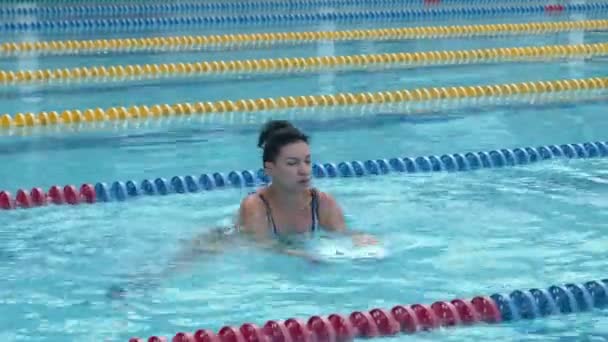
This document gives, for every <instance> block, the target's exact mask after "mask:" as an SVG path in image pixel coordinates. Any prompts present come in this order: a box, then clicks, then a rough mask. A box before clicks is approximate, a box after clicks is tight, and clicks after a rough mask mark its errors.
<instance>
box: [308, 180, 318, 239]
mask: <svg viewBox="0 0 608 342" xmlns="http://www.w3.org/2000/svg"><path fill="white" fill-rule="evenodd" d="M310 193H311V195H312V200H311V202H310V209H311V212H312V213H311V215H312V227H311V228H310V230H311V231H313V232H314V231H315V229H317V225H318V224H319V193H318V192H317V189H314V188H313V189H311V190H310Z"/></svg>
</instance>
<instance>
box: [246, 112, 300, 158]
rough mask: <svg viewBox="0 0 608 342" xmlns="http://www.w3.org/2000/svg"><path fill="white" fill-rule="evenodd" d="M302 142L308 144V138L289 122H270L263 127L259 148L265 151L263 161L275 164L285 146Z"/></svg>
mask: <svg viewBox="0 0 608 342" xmlns="http://www.w3.org/2000/svg"><path fill="white" fill-rule="evenodd" d="M300 141H303V142H305V143H308V136H307V135H306V134H304V133H302V132H301V131H300V130H299V129H297V128H296V127H295V126H293V125H292V124H291V123H290V122H289V121H286V120H271V121H268V122H267V123H266V124H265V125H264V127H262V131H261V132H260V137H259V138H258V147H260V148H262V149H263V150H264V154H263V157H262V160H263V161H264V162H274V161H275V159H276V158H277V156H278V155H279V152H280V151H281V148H282V147H283V146H285V145H289V144H293V143H295V142H300Z"/></svg>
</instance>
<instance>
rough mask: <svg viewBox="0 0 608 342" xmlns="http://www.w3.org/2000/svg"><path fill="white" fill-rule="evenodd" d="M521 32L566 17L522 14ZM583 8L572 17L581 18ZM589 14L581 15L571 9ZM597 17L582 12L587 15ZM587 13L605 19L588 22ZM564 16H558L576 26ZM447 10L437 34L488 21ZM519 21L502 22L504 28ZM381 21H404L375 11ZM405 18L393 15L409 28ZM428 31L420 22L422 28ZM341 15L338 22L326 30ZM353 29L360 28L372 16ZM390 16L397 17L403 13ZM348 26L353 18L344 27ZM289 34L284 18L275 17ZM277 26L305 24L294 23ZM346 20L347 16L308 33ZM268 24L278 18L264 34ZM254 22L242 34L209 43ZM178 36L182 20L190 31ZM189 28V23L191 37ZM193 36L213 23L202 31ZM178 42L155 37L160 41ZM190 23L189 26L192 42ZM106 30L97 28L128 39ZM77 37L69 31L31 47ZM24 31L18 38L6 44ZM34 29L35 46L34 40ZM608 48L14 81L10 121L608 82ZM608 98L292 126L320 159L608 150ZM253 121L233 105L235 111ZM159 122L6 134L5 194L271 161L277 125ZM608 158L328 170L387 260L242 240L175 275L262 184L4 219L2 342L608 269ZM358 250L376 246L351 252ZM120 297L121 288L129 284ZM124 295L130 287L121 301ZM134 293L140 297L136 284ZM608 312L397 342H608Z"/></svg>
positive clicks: (427, 299)
mask: <svg viewBox="0 0 608 342" xmlns="http://www.w3.org/2000/svg"><path fill="white" fill-rule="evenodd" d="M507 19H508V20H510V21H511V22H528V21H537V20H548V19H547V18H546V17H536V16H523V17H519V18H507V17H505V18H503V19H501V20H507ZM561 19H562V20H564V19H568V18H561ZM571 19H573V20H574V19H575V18H571ZM576 19H577V20H578V19H581V18H579V17H577V18H576ZM583 19H584V18H583ZM555 20H557V19H555ZM479 21H480V20H474V19H471V20H460V21H458V22H457V23H454V22H445V21H431V22H428V23H415V25H422V24H424V25H431V24H437V25H447V24H450V25H454V24H469V23H478V22H479ZM494 21H498V18H492V22H494ZM372 24H373V25H372V26H373V27H381V26H382V25H386V23H384V24H383V23H380V22H378V23H372ZM400 24H401V23H395V22H393V23H391V25H392V26H397V25H400ZM411 24H412V23H403V25H409V26H411ZM323 25H326V24H323ZM359 26H360V25H358V24H356V23H355V24H352V25H350V26H348V27H347V28H349V29H352V28H357V27H359ZM387 26H388V25H387ZM334 27H337V26H334ZM264 29H265V30H270V29H271V28H268V27H266V28H264ZM272 29H274V30H276V31H281V30H298V29H300V28H298V27H287V28H285V27H283V28H281V29H279V28H272ZM314 29H328V28H327V27H326V26H316V27H308V28H306V30H314ZM260 30H262V28H260ZM219 31H221V32H222V33H234V32H242V31H240V30H239V29H238V28H235V29H231V28H230V27H223V28H221V29H215V30H204V31H203V30H201V31H198V32H195V33H196V34H209V33H214V34H215V33H217V32H219ZM168 33H169V32H163V34H168ZM171 33H174V32H171ZM191 33H192V32H191ZM157 34H158V32H149V33H147V32H137V33H135V35H137V36H147V35H149V36H155V35H157ZM180 34H181V33H180ZM106 36H107V34H105V33H103V32H99V33H95V34H94V35H91V36H89V37H87V39H97V38H101V37H106ZM64 37H66V38H67V39H74V38H73V37H74V36H68V35H61V34H56V35H55V36H49V35H48V34H45V35H40V36H29V37H26V38H27V39H30V40H31V39H33V40H37V39H63V38H64ZM4 39H8V38H4ZM15 40H17V39H15ZM602 41H605V34H604V33H603V32H588V33H568V34H566V33H560V34H546V35H534V36H523V37H510V38H505V37H503V38H474V39H464V38H458V39H438V40H431V39H421V40H412V41H386V42H382V41H376V42H358V43H330V42H322V43H318V44H308V45H301V46H295V47H278V48H273V49H269V48H267V49H235V50H231V51H224V52H201V53H192V52H189V53H177V52H175V53H165V54H158V53H151V54H145V53H139V54H137V55H130V54H109V55H103V56H102V55H99V56H92V57H74V56H71V57H70V56H65V57H40V58H29V57H28V58H22V59H15V58H13V59H9V58H4V59H0V69H3V70H19V69H30V68H65V67H74V66H88V65H117V64H130V63H138V64H145V63H162V62H178V61H182V62H186V61H199V60H218V59H241V58H269V57H294V56H314V55H325V54H333V55H346V54H363V53H383V52H401V51H410V52H411V51H429V50H444V49H450V50H452V49H473V48H475V49H477V48H490V47H505V46H531V45H538V46H540V45H552V44H580V43H596V42H602ZM604 64H605V60H604V59H602V58H597V59H587V60H559V61H549V62H522V63H493V64H481V65H456V66H442V67H440V66H434V67H419V68H407V69H406V68H403V69H390V70H384V71H357V72H320V73H310V74H302V75H273V76H259V75H249V76H247V77H245V78H244V79H234V78H229V77H225V76H218V77H215V78H196V79H189V80H166V81H165V80H162V81H149V82H145V85H142V84H139V83H137V82H132V83H107V84H96V85H90V84H86V83H83V84H76V85H56V86H41V85H36V86H27V87H19V88H9V87H5V86H0V88H3V89H0V97H2V101H1V103H2V111H3V112H7V113H11V114H13V113H17V112H39V111H51V110H57V111H61V110H65V109H86V108H91V107H93V108H94V107H102V108H105V107H109V106H125V107H129V106H131V105H134V104H148V105H150V104H157V103H178V102H189V101H190V102H193V101H214V100H221V99H240V98H257V97H277V96H288V95H294V96H296V95H309V94H326V93H337V92H346V91H348V92H364V91H369V92H375V91H384V90H394V89H403V88H408V89H409V88H415V87H433V86H438V85H440V86H456V85H457V86H460V85H476V84H502V83H511V82H523V81H536V80H553V79H568V78H586V77H605V75H606V74H605V70H606V69H605V65H604ZM606 109H607V106H606V102H605V96H597V97H595V98H593V99H592V100H589V101H572V102H569V103H546V104H531V103H528V104H526V105H521V104H520V105H517V106H516V105H500V106H498V105H491V104H486V105H479V106H467V107H463V108H459V109H453V110H447V109H443V110H442V109H438V110H436V111H435V112H434V113H433V114H432V115H404V114H403V113H401V114H400V112H399V111H398V110H394V111H393V112H392V113H390V114H387V113H380V112H378V111H373V110H371V111H369V110H367V111H366V114H365V115H361V114H360V113H361V112H363V109H362V110H361V112H360V113H357V111H356V108H355V110H353V109H352V108H351V109H350V112H346V111H344V112H340V109H336V110H334V109H332V110H328V111H327V112H323V111H317V112H314V113H309V114H306V115H299V112H298V111H291V112H287V113H277V114H276V115H274V116H276V117H288V118H291V119H292V120H293V122H294V123H295V124H297V125H298V126H299V127H300V128H302V129H303V130H304V131H306V132H307V133H309V134H310V135H311V137H312V142H311V146H312V151H313V159H314V161H315V162H323V163H324V162H340V161H351V160H367V159H378V158H392V157H417V156H426V155H440V154H444V153H465V152H475V151H488V150H492V149H500V148H516V147H527V146H532V147H534V146H540V145H547V144H564V143H583V142H588V141H605V140H608V139H606V133H605V132H607V131H608V122H607V121H606V120H605V119H604V113H605V112H606ZM235 115H237V116H238V115H239V114H234V115H227V116H226V117H227V118H228V117H231V118H234V116H235ZM271 116H273V115H272V114H270V115H265V116H262V117H256V115H255V114H248V115H247V116H246V117H247V118H248V119H246V120H245V119H243V120H240V119H238V118H237V119H236V121H238V122H237V123H235V122H231V121H230V120H229V119H222V117H220V116H217V117H215V118H214V119H213V120H209V121H204V120H196V119H193V120H190V121H187V120H186V121H180V122H179V123H162V122H159V123H150V124H145V125H144V124H141V125H140V126H139V127H138V126H137V125H130V126H129V127H128V128H122V127H120V126H114V125H107V126H104V128H99V129H93V128H80V129H76V128H74V129H68V128H62V129H59V128H51V129H44V128H42V129H34V130H16V131H13V132H10V133H7V132H3V134H2V135H0V164H1V165H2V168H0V189H7V190H9V191H11V192H13V193H14V192H15V190H17V189H19V188H23V189H30V188H32V187H34V186H40V187H42V188H43V189H48V188H49V187H50V186H52V185H56V184H59V185H62V186H63V185H65V184H74V185H77V186H79V185H80V184H83V183H95V182H101V181H103V182H108V183H110V182H112V181H115V180H121V181H126V180H134V181H137V182H140V181H141V180H143V179H153V178H156V177H164V178H167V179H170V178H171V177H172V176H175V175H179V176H182V175H190V174H191V175H200V174H201V173H211V172H216V171H221V172H225V173H226V172H229V171H231V170H244V169H257V168H259V167H260V166H261V151H260V150H259V149H257V148H256V147H255V144H256V142H257V134H258V130H259V128H260V125H261V124H262V123H263V122H264V120H265V119H266V118H268V117H271ZM607 170H608V162H607V161H606V160H603V159H585V160H582V159H573V160H560V159H558V160H552V161H546V162H542V163H536V164H531V165H527V166H518V167H507V168H499V169H484V170H478V171H472V172H458V173H447V172H443V173H417V174H400V173H391V174H388V175H382V176H375V177H374V176H371V177H362V178H335V179H317V180H315V186H317V187H319V188H320V189H322V190H323V191H327V192H329V193H331V194H333V195H334V196H335V197H336V198H337V200H338V201H339V203H340V204H341V206H342V207H343V209H344V211H345V214H346V217H347V221H348V224H349V226H350V227H351V228H353V229H357V230H362V231H365V232H367V233H370V234H373V235H374V236H376V237H377V238H378V239H379V240H380V241H381V246H380V247H379V248H380V249H381V254H380V255H378V256H376V257H374V256H366V253H365V252H366V251H365V250H357V249H353V248H352V247H351V246H350V245H349V243H350V242H349V241H342V240H337V239H334V238H329V239H318V237H315V238H314V239H313V240H312V241H310V242H307V243H306V248H309V249H310V250H311V251H312V252H313V253H318V254H319V255H322V251H324V252H326V253H331V251H333V250H334V249H338V250H340V251H341V253H345V254H346V255H344V256H343V257H342V258H326V259H323V257H322V256H320V258H321V259H322V262H320V263H311V262H309V261H306V260H302V259H298V258H294V257H287V256H282V255H276V254H271V253H268V252H264V251H260V250H256V249H255V248H252V247H251V246H249V245H247V244H245V243H242V242H239V241H238V240H237V241H233V242H231V243H228V244H227V245H226V246H225V249H226V250H225V251H224V252H223V253H219V254H217V255H203V256H200V257H199V258H197V259H195V260H194V261H193V263H192V264H191V265H189V266H188V267H186V268H184V269H183V270H181V272H178V273H175V274H171V275H168V276H159V275H158V274H159V273H161V272H162V271H163V270H165V269H166V268H167V267H168V266H169V265H171V264H172V263H173V261H172V260H173V258H174V257H175V255H176V254H177V253H179V252H180V250H181V249H182V248H184V247H185V246H186V244H187V243H188V241H191V240H192V239H193V238H195V237H196V236H197V235H199V234H201V233H205V232H209V231H211V229H213V228H214V227H218V226H227V225H230V224H231V222H232V219H233V217H234V214H235V212H236V210H237V209H238V206H239V203H240V201H241V199H242V198H243V197H244V196H246V195H247V194H248V193H249V192H250V191H252V190H253V189H251V188H247V189H245V188H241V189H239V188H234V189H223V190H215V191H207V192H200V193H196V194H187V195H169V196H150V197H138V198H135V199H131V200H129V201H126V202H109V203H98V204H95V205H79V206H54V205H51V206H45V207H40V208H33V209H27V210H25V209H18V210H11V211H3V212H0V235H1V238H0V273H2V274H4V279H3V280H2V281H0V293H2V295H1V296H0V303H1V305H0V339H1V340H3V341H68V340H69V341H72V340H74V341H76V340H85V341H127V340H128V339H129V338H130V337H133V336H139V337H147V336H152V335H159V336H167V337H171V336H173V335H174V334H175V333H176V332H179V331H190V332H193V331H195V330H197V329H199V328H206V329H211V330H215V331H217V330H218V329H219V328H221V327H222V326H224V325H235V326H238V325H240V324H242V323H245V322H254V323H256V324H258V325H263V323H264V322H266V321H267V320H269V319H286V318H288V317H301V318H306V317H309V316H311V315H316V314H330V313H333V312H338V313H350V312H352V311H355V310H365V309H371V308H374V307H382V308H390V307H392V306H394V305H396V304H413V303H425V304H428V303H432V302H434V301H437V300H448V299H452V298H470V297H473V296H476V295H488V294H491V293H495V292H501V293H508V292H510V291H512V290H515V289H528V288H533V287H541V288H542V287H547V286H549V285H551V284H562V283H566V282H584V281H588V280H593V279H599V278H602V277H605V275H604V274H602V273H601V269H602V267H603V266H604V265H605V257H606V246H608V236H607V235H606V234H605V229H604V226H605V222H607V220H608V214H607V213H608V210H607V209H608V196H607V195H608V171H607ZM349 253H352V254H357V253H360V255H359V257H357V256H356V255H354V256H349ZM117 289H121V290H120V291H124V292H120V291H118V290H117ZM108 294H113V295H114V296H108ZM117 294H119V295H118V296H116V295H117ZM607 336H608V312H607V311H605V310H594V311H592V312H588V313H578V314H576V315H560V316H554V317H547V318H543V319H539V320H534V321H519V322H514V323H504V324H500V325H476V326H473V327H459V328H450V329H439V330H435V331H431V332H426V333H420V334H416V335H408V336H406V335H399V336H396V337H393V338H391V339H395V340H405V339H408V340H441V341H443V340H445V341H452V340H458V341H462V340H471V341H476V340H487V339H496V340H518V341H528V340H530V341H532V340H543V341H564V340H585V341H605V340H606V337H607Z"/></svg>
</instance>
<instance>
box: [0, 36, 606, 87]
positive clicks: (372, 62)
mask: <svg viewBox="0 0 608 342" xmlns="http://www.w3.org/2000/svg"><path fill="white" fill-rule="evenodd" d="M607 54H608V43H596V44H576V45H545V46H525V47H507V48H490V49H475V50H451V51H450V50H438V51H422V52H398V53H384V54H368V55H345V56H315V57H306V58H301V57H300V58H293V57H291V58H271V59H245V60H229V61H224V60H219V61H210V62H207V61H203V62H194V63H163V64H143V65H142V64H131V65H113V66H90V67H77V68H71V69H67V68H63V69H54V70H52V69H42V70H19V71H2V70H0V85H11V86H13V85H20V84H30V83H43V82H44V83H50V82H53V83H55V82H62V83H63V82H89V81H91V82H95V81H97V82H125V81H134V80H146V79H158V78H175V77H201V76H206V75H217V74H251V73H256V74H261V73H278V72H285V73H288V72H292V73H293V72H295V73H297V72H300V73H301V72H318V71H343V70H351V71H352V70H363V69H367V68H370V67H382V68H394V67H397V68H398V67H406V66H420V65H450V64H468V63H483V62H515V61H546V60H550V59H562V58H577V57H585V58H591V57H597V56H606V55H607Z"/></svg>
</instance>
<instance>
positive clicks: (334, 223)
mask: <svg viewBox="0 0 608 342" xmlns="http://www.w3.org/2000/svg"><path fill="white" fill-rule="evenodd" d="M319 221H320V222H319V223H320V224H321V226H322V227H323V228H325V229H327V230H329V231H332V232H338V233H341V234H345V235H349V236H352V238H353V241H354V242H355V244H356V245H369V244H376V243H377V241H376V239H375V238H374V237H373V236H371V235H369V234H366V233H363V232H358V231H356V230H353V229H347V228H346V220H345V219H344V213H343V211H342V208H340V205H339V204H338V202H337V201H336V200H335V199H334V198H333V197H332V196H331V195H329V194H327V193H323V192H319Z"/></svg>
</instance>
